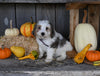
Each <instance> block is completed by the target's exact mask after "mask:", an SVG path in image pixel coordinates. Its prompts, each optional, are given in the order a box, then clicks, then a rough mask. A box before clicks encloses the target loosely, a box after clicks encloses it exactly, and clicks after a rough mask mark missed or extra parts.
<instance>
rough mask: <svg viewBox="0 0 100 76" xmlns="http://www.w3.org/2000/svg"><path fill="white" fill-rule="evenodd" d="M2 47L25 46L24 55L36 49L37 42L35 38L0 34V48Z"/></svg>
mask: <svg viewBox="0 0 100 76" xmlns="http://www.w3.org/2000/svg"><path fill="white" fill-rule="evenodd" d="M2 45H4V47H7V48H10V47H11V46H20V47H23V48H25V51H26V52H25V55H27V54H29V53H30V52H31V51H33V50H36V51H38V44H37V42H36V40H35V39H33V38H31V37H25V36H2V37H0V48H1V46H2Z"/></svg>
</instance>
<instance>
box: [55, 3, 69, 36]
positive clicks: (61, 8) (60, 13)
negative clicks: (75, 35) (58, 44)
mask: <svg viewBox="0 0 100 76" xmlns="http://www.w3.org/2000/svg"><path fill="white" fill-rule="evenodd" d="M56 31H57V32H59V33H61V34H62V35H63V36H64V37H65V38H68V36H69V11H68V10H66V8H65V5H64V4H57V5H56Z"/></svg>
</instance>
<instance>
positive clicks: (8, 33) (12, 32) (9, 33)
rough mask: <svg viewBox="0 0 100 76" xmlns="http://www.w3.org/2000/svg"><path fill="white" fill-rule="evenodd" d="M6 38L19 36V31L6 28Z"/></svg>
mask: <svg viewBox="0 0 100 76" xmlns="http://www.w3.org/2000/svg"><path fill="white" fill-rule="evenodd" d="M5 35H6V36H17V35H19V30H18V29H17V28H12V29H11V28H8V29H6V30H5Z"/></svg>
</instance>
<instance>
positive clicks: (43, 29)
mask: <svg viewBox="0 0 100 76" xmlns="http://www.w3.org/2000/svg"><path fill="white" fill-rule="evenodd" d="M35 36H36V40H37V43H38V45H39V52H40V55H39V58H42V57H43V54H44V53H45V52H46V54H47V57H46V59H45V62H47V63H49V62H51V61H52V60H53V57H54V56H56V60H57V61H62V60H64V59H65V58H66V56H67V55H66V51H71V50H72V49H73V47H72V45H71V43H70V42H69V41H67V40H66V39H65V38H63V37H62V35H61V34H60V33H57V32H56V31H55V29H54V28H53V27H52V26H51V25H50V23H49V21H48V20H41V21H39V22H38V23H37V25H36V29H35Z"/></svg>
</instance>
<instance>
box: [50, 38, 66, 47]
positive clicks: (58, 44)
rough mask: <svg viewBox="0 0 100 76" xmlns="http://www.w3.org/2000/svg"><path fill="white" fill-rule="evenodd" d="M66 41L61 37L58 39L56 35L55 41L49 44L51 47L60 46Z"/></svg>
mask: <svg viewBox="0 0 100 76" xmlns="http://www.w3.org/2000/svg"><path fill="white" fill-rule="evenodd" d="M65 43H66V39H65V38H63V39H62V40H60V39H59V38H58V37H57V39H56V41H55V42H53V43H52V44H51V48H57V47H58V46H60V47H62V46H63V45H64V44H65Z"/></svg>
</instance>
